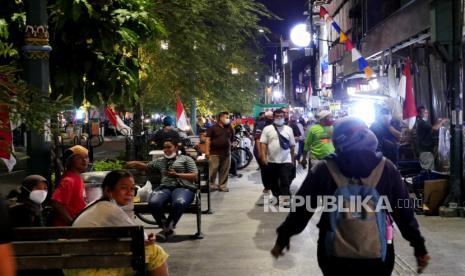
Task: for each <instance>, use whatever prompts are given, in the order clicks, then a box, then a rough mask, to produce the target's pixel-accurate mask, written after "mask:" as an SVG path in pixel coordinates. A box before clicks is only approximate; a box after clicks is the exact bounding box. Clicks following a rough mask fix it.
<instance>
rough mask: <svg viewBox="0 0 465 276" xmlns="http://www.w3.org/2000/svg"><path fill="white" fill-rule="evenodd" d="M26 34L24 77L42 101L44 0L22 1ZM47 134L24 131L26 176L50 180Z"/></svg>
mask: <svg viewBox="0 0 465 276" xmlns="http://www.w3.org/2000/svg"><path fill="white" fill-rule="evenodd" d="M25 5H26V32H25V38H24V40H25V46H24V47H23V48H22V50H23V52H24V57H25V62H24V68H23V69H24V76H25V79H26V81H27V82H28V83H29V85H31V86H33V87H35V88H37V89H39V90H40V91H41V92H42V95H43V97H44V100H45V99H46V98H48V97H49V84H50V83H49V64H48V60H49V53H50V51H51V50H52V47H50V46H49V45H48V38H49V34H48V25H47V21H48V17H47V0H26V1H25ZM49 135H50V133H49V132H47V131H46V132H45V134H40V133H38V132H35V131H30V132H28V135H27V152H28V155H29V157H30V158H29V159H28V166H27V167H28V173H29V174H31V173H37V174H42V175H43V176H46V177H47V178H50V163H51V157H50V139H49Z"/></svg>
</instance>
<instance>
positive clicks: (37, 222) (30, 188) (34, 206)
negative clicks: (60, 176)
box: [9, 175, 47, 227]
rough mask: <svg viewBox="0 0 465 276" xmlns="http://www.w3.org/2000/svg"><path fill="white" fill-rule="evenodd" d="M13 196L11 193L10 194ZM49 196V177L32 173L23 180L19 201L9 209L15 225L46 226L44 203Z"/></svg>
mask: <svg viewBox="0 0 465 276" xmlns="http://www.w3.org/2000/svg"><path fill="white" fill-rule="evenodd" d="M10 197H11V194H10ZM46 198H47V179H45V178H44V177H42V176H40V175H30V176H28V177H26V178H25V179H24V180H23V183H22V184H21V187H20V188H19V193H18V195H17V199H18V200H17V202H16V203H15V204H14V205H12V206H11V207H10V209H9V213H10V219H11V225H12V226H13V227H41V226H45V225H44V221H43V218H42V203H43V202H44V201H45V199H46Z"/></svg>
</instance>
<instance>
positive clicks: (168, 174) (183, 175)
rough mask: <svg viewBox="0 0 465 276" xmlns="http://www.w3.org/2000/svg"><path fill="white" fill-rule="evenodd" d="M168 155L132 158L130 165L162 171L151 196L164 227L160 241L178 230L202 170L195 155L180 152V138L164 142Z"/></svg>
mask: <svg viewBox="0 0 465 276" xmlns="http://www.w3.org/2000/svg"><path fill="white" fill-rule="evenodd" d="M163 153H164V156H163V157H161V158H159V159H157V160H155V161H152V162H150V163H148V164H145V163H143V162H140V161H130V162H128V163H127V165H126V168H131V169H145V170H148V171H149V174H155V175H159V176H160V177H161V179H160V185H159V186H158V187H157V188H156V189H155V190H154V192H153V193H152V195H151V196H150V199H149V208H150V210H151V212H152V215H153V217H154V219H155V220H156V221H157V223H158V225H159V226H160V227H161V228H162V229H163V230H162V231H160V232H159V233H158V234H157V239H158V240H160V241H164V240H166V239H167V238H168V237H169V236H172V235H173V234H174V230H173V229H174V228H175V226H176V224H177V223H178V221H179V219H180V218H181V216H182V215H183V213H184V211H185V210H186V209H187V208H188V207H189V205H190V204H191V203H192V201H193V200H194V197H195V191H196V189H197V187H196V185H195V183H194V182H195V181H196V180H197V177H198V170H197V166H196V165H195V162H194V160H193V159H192V158H190V157H189V156H186V155H178V154H177V153H178V141H175V140H171V139H167V140H165V143H164V145H163ZM168 202H170V203H171V211H170V214H169V216H168V218H166V217H165V215H164V210H163V208H164V206H165V205H166V204H167V203H168Z"/></svg>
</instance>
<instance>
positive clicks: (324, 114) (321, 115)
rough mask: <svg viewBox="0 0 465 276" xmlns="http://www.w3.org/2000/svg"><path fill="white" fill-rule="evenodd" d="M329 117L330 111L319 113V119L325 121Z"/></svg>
mask: <svg viewBox="0 0 465 276" xmlns="http://www.w3.org/2000/svg"><path fill="white" fill-rule="evenodd" d="M329 115H331V111H328V110H322V111H320V112H319V113H318V119H320V120H321V119H323V118H325V117H328V116H329Z"/></svg>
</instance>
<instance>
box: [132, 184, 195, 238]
mask: <svg viewBox="0 0 465 276" xmlns="http://www.w3.org/2000/svg"><path fill="white" fill-rule="evenodd" d="M196 184H197V190H196V191H195V196H194V200H193V201H192V204H191V205H190V206H189V207H188V209H187V210H186V213H191V214H195V215H196V217H197V218H196V219H197V232H196V233H195V234H194V235H192V238H194V239H203V234H202V198H201V195H200V193H201V186H200V177H199V180H198V181H196ZM170 210H171V205H170V204H167V205H166V206H165V209H164V212H165V213H169V212H170ZM134 214H135V215H136V216H137V217H138V218H139V219H140V220H142V221H143V222H145V223H148V224H153V225H157V223H156V222H155V219H153V217H151V218H150V219H147V218H146V217H144V215H145V214H151V210H150V208H149V204H148V202H137V203H134Z"/></svg>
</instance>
